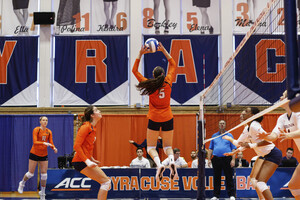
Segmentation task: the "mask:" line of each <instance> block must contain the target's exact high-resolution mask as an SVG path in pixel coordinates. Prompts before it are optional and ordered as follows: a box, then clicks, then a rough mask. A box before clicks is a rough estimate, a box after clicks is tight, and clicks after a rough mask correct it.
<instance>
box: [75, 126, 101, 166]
mask: <svg viewBox="0 0 300 200" xmlns="http://www.w3.org/2000/svg"><path fill="white" fill-rule="evenodd" d="M95 141H96V128H95V127H94V126H92V124H91V123H90V122H84V123H83V125H82V126H81V127H80V128H79V130H78V133H77V136H76V139H75V144H74V150H75V152H76V153H75V155H74V158H73V160H72V162H84V161H85V160H86V159H91V157H92V156H93V150H94V142H95Z"/></svg>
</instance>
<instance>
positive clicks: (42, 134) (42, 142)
mask: <svg viewBox="0 0 300 200" xmlns="http://www.w3.org/2000/svg"><path fill="white" fill-rule="evenodd" d="M47 125H48V118H47V117H46V116H42V117H40V126H38V127H36V128H34V129H33V132H32V139H33V145H32V148H31V150H30V154H29V164H28V172H27V173H26V174H25V175H24V177H23V179H22V180H21V181H20V182H19V187H18V192H19V193H23V189H24V186H25V183H26V181H27V180H28V179H30V178H32V177H33V176H34V171H35V168H36V165H37V164H38V163H39V164H40V168H41V191H40V192H39V195H40V196H41V198H44V197H45V195H46V194H45V189H46V182H47V170H48V151H47V147H51V149H53V151H54V153H57V149H56V147H55V146H54V144H53V135H52V131H51V130H50V129H48V128H47Z"/></svg>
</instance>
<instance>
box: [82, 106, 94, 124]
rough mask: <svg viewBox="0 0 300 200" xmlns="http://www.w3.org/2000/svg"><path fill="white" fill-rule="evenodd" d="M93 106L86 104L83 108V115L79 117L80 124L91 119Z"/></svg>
mask: <svg viewBox="0 0 300 200" xmlns="http://www.w3.org/2000/svg"><path fill="white" fill-rule="evenodd" d="M93 109H94V106H93V105H90V106H88V107H87V108H86V109H85V110H84V115H83V117H82V118H81V121H82V124H83V123H84V122H87V121H89V122H90V121H91V119H92V118H91V115H92V114H93V113H94V110H93Z"/></svg>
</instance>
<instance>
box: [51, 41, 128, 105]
mask: <svg viewBox="0 0 300 200" xmlns="http://www.w3.org/2000/svg"><path fill="white" fill-rule="evenodd" d="M127 45H128V37H127V36H82V37H80V36H72V37H71V36H56V37H55V72H54V105H88V104H94V105H128V89H129V86H128V52H127V49H128V47H127Z"/></svg>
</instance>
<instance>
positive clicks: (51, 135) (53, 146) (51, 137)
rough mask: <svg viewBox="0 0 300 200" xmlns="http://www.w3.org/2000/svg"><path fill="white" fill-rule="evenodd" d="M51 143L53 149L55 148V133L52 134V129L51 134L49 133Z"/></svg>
mask: <svg viewBox="0 0 300 200" xmlns="http://www.w3.org/2000/svg"><path fill="white" fill-rule="evenodd" d="M49 131H50V130H49ZM49 143H50V144H52V146H51V149H55V145H54V143H53V134H52V131H50V134H49Z"/></svg>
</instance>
